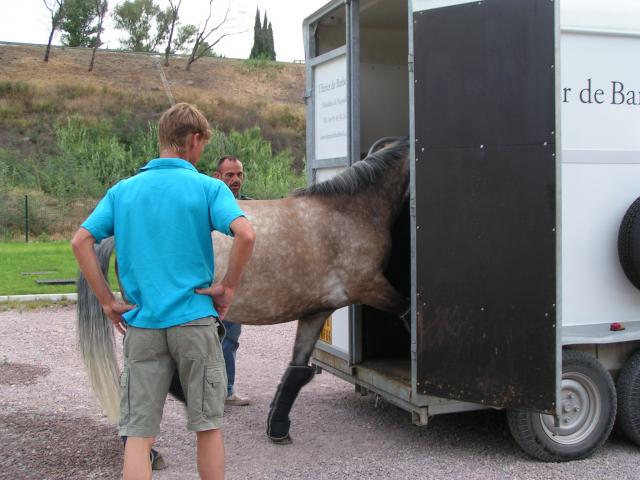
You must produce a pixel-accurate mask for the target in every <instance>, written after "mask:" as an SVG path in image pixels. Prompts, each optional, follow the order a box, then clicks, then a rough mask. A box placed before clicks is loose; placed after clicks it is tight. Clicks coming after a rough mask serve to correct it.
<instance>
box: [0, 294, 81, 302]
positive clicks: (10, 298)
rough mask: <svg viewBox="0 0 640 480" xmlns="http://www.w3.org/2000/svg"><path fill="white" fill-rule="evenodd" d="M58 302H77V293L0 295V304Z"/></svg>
mask: <svg viewBox="0 0 640 480" xmlns="http://www.w3.org/2000/svg"><path fill="white" fill-rule="evenodd" d="M60 300H71V301H74V302H76V301H78V294H77V293H36V294H34V295H0V303H2V302H36V301H50V302H59V301H60Z"/></svg>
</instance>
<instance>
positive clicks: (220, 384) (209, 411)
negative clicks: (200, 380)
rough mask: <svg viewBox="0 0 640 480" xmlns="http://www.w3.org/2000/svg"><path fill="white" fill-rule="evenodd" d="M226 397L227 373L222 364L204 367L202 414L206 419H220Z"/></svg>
mask: <svg viewBox="0 0 640 480" xmlns="http://www.w3.org/2000/svg"><path fill="white" fill-rule="evenodd" d="M226 396H227V372H226V371H225V369H224V363H220V364H214V365H208V366H205V367H204V388H203V399H202V407H203V408H202V413H203V414H204V416H205V418H206V419H213V418H219V417H222V414H223V413H224V401H225V399H226Z"/></svg>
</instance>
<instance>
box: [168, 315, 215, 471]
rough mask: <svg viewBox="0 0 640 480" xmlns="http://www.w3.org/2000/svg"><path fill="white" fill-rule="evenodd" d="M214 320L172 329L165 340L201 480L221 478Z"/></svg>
mask: <svg viewBox="0 0 640 480" xmlns="http://www.w3.org/2000/svg"><path fill="white" fill-rule="evenodd" d="M216 323H217V321H216V319H215V318H213V317H206V318H201V319H197V320H194V321H192V322H189V323H186V324H184V325H180V326H177V327H171V328H169V329H168V331H167V340H168V342H169V348H170V351H171V352H172V356H173V358H174V360H175V362H176V366H177V368H178V374H179V375H180V383H181V384H182V389H183V390H184V393H185V397H186V400H187V428H188V430H190V431H192V432H196V435H197V440H198V452H197V457H198V471H199V472H200V476H201V477H202V478H203V479H222V478H223V477H224V447H223V442H222V430H220V429H221V428H222V417H223V415H224V400H225V398H226V393H227V375H226V372H225V369H224V358H223V354H222V347H221V345H220V339H219V337H218V329H217V327H216Z"/></svg>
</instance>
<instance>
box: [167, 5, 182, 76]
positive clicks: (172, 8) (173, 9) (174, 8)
mask: <svg viewBox="0 0 640 480" xmlns="http://www.w3.org/2000/svg"><path fill="white" fill-rule="evenodd" d="M181 3H182V0H169V9H168V12H169V13H170V15H171V27H170V28H169V40H167V49H166V50H165V51H164V66H165V67H168V66H169V55H170V54H171V47H172V45H171V42H172V41H173V31H174V29H175V27H176V26H177V23H178V10H180V4H181Z"/></svg>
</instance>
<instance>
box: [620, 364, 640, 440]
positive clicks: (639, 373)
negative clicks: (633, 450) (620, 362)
mask: <svg viewBox="0 0 640 480" xmlns="http://www.w3.org/2000/svg"><path fill="white" fill-rule="evenodd" d="M616 390H617V391H618V425H619V426H620V428H621V429H622V431H623V432H624V434H625V435H626V436H627V437H628V438H629V440H631V441H632V442H633V443H635V444H636V445H638V446H640V351H637V352H635V353H634V354H633V355H631V357H630V358H629V359H628V360H627V361H626V362H625V364H624V366H623V367H622V370H620V374H619V376H618V381H617V383H616Z"/></svg>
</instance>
